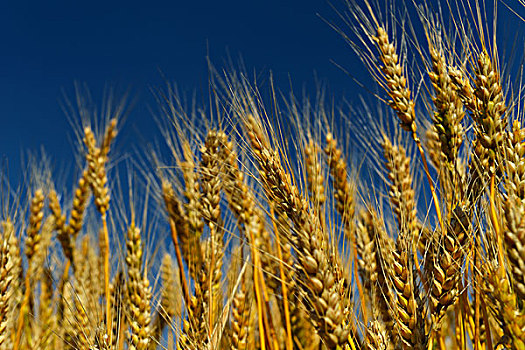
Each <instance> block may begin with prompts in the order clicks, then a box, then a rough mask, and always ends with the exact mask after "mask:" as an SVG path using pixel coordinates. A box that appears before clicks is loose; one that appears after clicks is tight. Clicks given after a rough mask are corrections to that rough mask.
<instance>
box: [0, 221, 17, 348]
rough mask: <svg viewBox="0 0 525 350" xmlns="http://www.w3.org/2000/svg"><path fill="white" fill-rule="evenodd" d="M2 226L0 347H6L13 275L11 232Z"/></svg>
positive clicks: (0, 242)
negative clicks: (10, 251)
mask: <svg viewBox="0 0 525 350" xmlns="http://www.w3.org/2000/svg"><path fill="white" fill-rule="evenodd" d="M3 226H4V227H3V228H2V235H1V240H0V349H4V348H6V347H7V346H8V345H10V343H11V339H10V331H9V328H10V326H11V323H12V322H13V320H11V319H10V312H9V311H10V310H9V307H10V304H11V302H10V300H11V298H12V297H13V290H12V286H11V282H12V281H13V279H14V278H16V276H13V274H12V270H13V259H12V257H11V256H10V254H9V245H8V239H9V237H8V235H9V234H13V232H9V231H6V229H5V225H3Z"/></svg>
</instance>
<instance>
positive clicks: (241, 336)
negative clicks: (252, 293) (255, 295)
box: [231, 276, 251, 350]
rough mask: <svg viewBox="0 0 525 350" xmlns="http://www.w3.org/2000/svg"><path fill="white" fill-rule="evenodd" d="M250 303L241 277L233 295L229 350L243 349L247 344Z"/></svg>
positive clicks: (243, 279)
mask: <svg viewBox="0 0 525 350" xmlns="http://www.w3.org/2000/svg"><path fill="white" fill-rule="evenodd" d="M250 312H251V303H250V301H249V300H248V299H247V295H246V282H245V277H244V276H243V277H242V279H241V285H240V286H239V289H238V290H237V292H236V293H235V295H234V297H233V308H232V316H231V319H232V321H231V327H232V334H231V350H245V349H247V345H248V332H249V331H250V327H249V321H250Z"/></svg>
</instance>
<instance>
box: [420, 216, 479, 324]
mask: <svg viewBox="0 0 525 350" xmlns="http://www.w3.org/2000/svg"><path fill="white" fill-rule="evenodd" d="M469 230H470V224H469V221H468V216H467V213H466V212H465V211H464V209H463V208H461V207H456V209H455V210H454V212H453V213H452V219H451V221H450V223H449V227H448V228H447V232H446V235H445V236H443V237H442V238H441V240H440V239H439V238H434V239H435V240H434V242H433V243H432V247H431V249H433V251H432V252H430V254H429V255H428V256H427V259H432V261H430V262H429V263H428V264H429V265H427V269H428V271H427V273H431V277H430V280H429V281H428V283H429V284H430V286H429V287H430V310H431V312H432V317H433V319H434V321H435V322H436V325H435V326H436V327H437V328H439V321H440V320H441V318H442V317H443V316H444V314H445V313H446V311H447V309H448V308H449V307H450V306H451V305H453V304H454V303H455V301H456V300H457V298H458V294H459V292H460V281H461V277H462V268H463V260H464V258H465V255H466V249H467V243H468V236H467V235H468V232H469Z"/></svg>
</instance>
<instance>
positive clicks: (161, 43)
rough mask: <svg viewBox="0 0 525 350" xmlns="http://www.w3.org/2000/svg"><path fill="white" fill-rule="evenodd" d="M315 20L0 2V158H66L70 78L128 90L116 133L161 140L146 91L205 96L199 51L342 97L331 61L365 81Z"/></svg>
mask: <svg viewBox="0 0 525 350" xmlns="http://www.w3.org/2000/svg"><path fill="white" fill-rule="evenodd" d="M333 2H334V4H335V5H336V6H337V7H339V8H340V7H341V5H342V4H343V1H342V0H341V1H339V0H335V1H333ZM343 7H344V6H343ZM501 7H502V8H503V6H501ZM515 8H517V9H518V10H522V9H523V8H521V7H519V6H517V7H516V6H515ZM503 11H504V10H503ZM521 12H523V11H521ZM506 13H507V14H506V15H507V16H509V12H508V11H507V12H506ZM320 16H321V17H323V18H325V19H327V20H328V21H334V22H339V17H338V15H337V14H336V12H335V11H334V10H333V9H332V8H331V6H330V5H329V3H328V2H327V1H325V0H286V1H284V0H244V1H240V0H225V1H210V0H201V1H193V0H171V1H167V0H150V1H135V0H127V1H120V0H116V1H99V0H91V1H56V0H49V1H1V2H0V121H1V127H0V156H1V157H2V158H4V159H5V157H7V158H8V159H9V162H10V164H11V165H10V167H11V171H12V172H15V173H16V170H17V164H19V162H20V154H21V152H23V151H27V150H33V151H36V150H38V149H39V148H40V146H41V145H44V146H45V148H46V150H47V152H48V153H49V154H50V155H51V156H52V157H53V158H54V159H55V160H56V163H57V164H61V161H65V162H68V161H70V160H71V159H72V151H71V143H70V142H71V141H70V137H71V135H72V131H71V127H70V125H69V123H68V121H67V118H66V117H65V115H64V113H63V111H62V109H61V107H60V103H59V102H60V100H61V99H62V96H63V94H62V92H63V91H66V94H67V95H68V96H69V97H73V96H74V93H73V91H74V90H73V84H74V82H75V81H78V82H82V83H86V84H87V85H88V86H89V87H90V89H91V90H92V91H93V95H94V96H95V98H96V100H100V99H98V97H99V96H101V92H102V90H103V88H104V86H105V85H107V84H109V85H112V86H117V87H119V88H120V90H121V91H124V90H126V89H127V88H129V89H131V97H132V99H133V100H134V101H135V103H134V107H133V109H132V111H131V114H130V116H129V119H128V121H127V124H126V125H125V129H124V130H123V132H124V133H125V134H126V135H128V137H127V139H128V141H129V139H133V137H131V136H129V135H133V133H138V132H139V131H138V130H140V133H141V134H142V140H146V141H153V139H154V137H160V135H159V133H158V132H157V130H156V124H155V123H154V122H153V118H152V116H151V113H150V111H149V108H150V107H153V108H154V100H153V98H152V96H151V93H150V91H149V89H150V88H158V87H163V86H164V78H163V77H162V75H161V74H160V72H163V74H164V75H165V76H166V77H167V79H168V80H170V81H173V82H176V83H177V84H178V85H179V86H180V87H181V88H182V89H183V90H185V91H188V92H190V93H191V91H193V90H197V91H206V90H207V87H208V83H207V77H208V72H207V64H206V56H207V54H208V53H209V54H210V57H211V59H212V61H213V62H214V63H215V64H216V65H218V66H221V65H222V64H223V62H224V61H225V60H226V59H227V57H228V54H229V55H231V56H232V57H233V58H234V59H236V58H238V57H240V56H242V58H243V60H244V62H245V65H246V67H247V69H250V70H251V69H255V70H257V71H260V72H268V71H270V70H271V71H272V72H273V73H274V76H275V78H276V81H277V85H278V87H279V88H280V89H282V90H284V91H287V90H288V89H289V86H288V77H289V76H290V77H291V79H292V82H293V84H294V88H295V89H297V90H298V91H300V90H301V89H302V87H303V86H304V85H306V86H307V87H309V88H310V89H311V91H313V90H314V74H316V75H317V76H318V77H319V78H320V79H322V80H323V81H325V82H326V83H327V85H328V88H329V92H330V93H331V94H333V95H335V97H336V101H337V100H338V99H339V98H340V97H341V96H346V97H347V98H350V99H351V98H353V97H355V95H356V84H355V83H354V82H353V81H352V79H351V78H350V77H349V76H347V75H346V74H345V73H343V72H342V71H341V70H340V69H339V68H338V67H336V66H335V65H334V64H333V63H331V60H333V61H335V62H337V63H338V64H341V65H342V66H345V67H346V68H348V69H349V70H350V71H351V72H352V74H353V75H355V76H357V77H358V78H363V79H366V77H367V76H368V75H367V73H366V71H365V68H364V66H363V64H362V63H360V62H359V60H358V59H357V58H356V55H355V54H354V53H353V52H352V50H351V49H350V48H349V46H348V45H347V44H346V43H345V42H344V40H343V39H342V38H341V36H340V35H339V34H338V33H336V32H335V31H334V30H333V29H332V28H330V27H329V25H328V24H327V23H325V21H323V19H321V18H320ZM511 17H512V20H513V21H514V23H518V24H520V22H519V21H516V17H515V16H511ZM521 24H522V23H521ZM511 30H514V29H511ZM514 34H515V32H514ZM522 46H523V45H521V46H520V47H519V48H517V50H518V51H520V50H522ZM518 56H520V55H518ZM360 92H362V90H360ZM121 142H126V141H121ZM121 146H122V144H121ZM124 148H126V147H125V145H124Z"/></svg>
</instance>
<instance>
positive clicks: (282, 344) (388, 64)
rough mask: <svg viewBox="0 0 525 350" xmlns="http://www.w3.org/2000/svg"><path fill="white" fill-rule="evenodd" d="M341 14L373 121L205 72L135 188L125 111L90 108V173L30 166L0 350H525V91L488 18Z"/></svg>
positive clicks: (491, 10) (372, 6) (9, 256)
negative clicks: (121, 135) (200, 96)
mask: <svg viewBox="0 0 525 350" xmlns="http://www.w3.org/2000/svg"><path fill="white" fill-rule="evenodd" d="M489 5H490V4H489ZM343 6H344V9H341V11H340V12H339V15H340V18H341V19H342V20H343V21H342V22H343V23H344V25H341V26H338V25H335V24H333V27H334V28H335V31H336V32H339V33H340V34H341V35H342V36H343V37H344V38H345V39H346V40H347V41H348V43H349V44H350V47H351V48H352V49H353V52H352V50H349V55H351V54H356V55H358V56H359V58H361V60H362V62H363V66H364V67H366V68H367V69H368V70H369V71H370V73H371V76H372V77H373V78H374V80H375V81H376V83H377V87H379V88H378V89H375V87H373V86H363V91H362V93H363V95H367V94H368V95H372V97H373V99H372V102H371V103H362V105H361V107H357V104H352V105H351V106H349V107H350V108H347V109H345V108H340V109H338V108H333V107H329V106H327V105H326V101H325V98H324V94H323V93H322V91H320V93H319V96H318V97H317V98H316V99H314V100H309V99H307V98H305V99H304V100H298V99H297V98H296V97H295V96H294V95H293V94H291V95H290V96H289V97H286V94H282V95H281V96H279V95H280V94H279V93H276V87H274V86H273V85H272V84H271V83H270V84H269V85H270V86H267V88H268V90H269V91H270V92H269V93H268V94H266V93H265V92H264V91H263V90H262V88H261V87H260V86H258V85H257V84H256V83H255V82H254V81H253V80H252V79H250V78H249V76H248V75H247V74H245V73H244V72H243V71H242V70H239V71H236V70H233V69H232V70H229V71H227V73H219V70H216V69H215V68H214V67H213V66H211V65H210V76H211V79H210V81H211V82H210V87H211V88H210V91H211V93H210V98H209V101H210V102H209V103H207V104H206V103H204V104H202V106H194V107H193V108H186V106H185V104H184V103H183V101H182V98H181V96H180V95H179V94H178V93H177V89H176V88H175V87H174V86H171V85H169V86H168V87H167V88H164V89H159V90H158V91H157V93H156V97H157V99H158V102H159V110H160V111H161V114H162V115H163V116H162V119H161V120H160V121H159V123H160V125H161V132H162V137H163V139H164V140H165V144H164V146H158V148H155V149H153V150H150V149H141V148H140V147H141V146H140V145H137V146H138V151H137V152H136V160H134V161H130V163H129V164H131V165H129V166H128V171H129V173H128V174H126V175H124V174H122V173H120V172H119V171H117V168H118V167H117V166H116V161H115V160H116V159H118V158H119V157H121V156H122V155H119V154H118V153H116V151H115V150H114V144H115V143H118V137H117V136H118V135H117V132H118V131H119V130H120V129H119V127H120V125H121V124H120V121H121V119H122V115H123V114H124V108H123V106H124V105H123V104H122V103H121V104H118V103H116V104H115V103H113V104H112V103H111V101H106V104H105V105H104V109H103V110H102V113H100V112H99V113H97V112H96V110H91V109H90V108H88V106H87V104H85V103H83V100H82V98H79V99H78V111H79V114H80V115H81V118H79V119H80V122H79V123H81V127H79V128H78V130H76V131H77V132H76V133H77V136H78V139H79V141H80V140H81V142H79V145H80V147H79V148H80V151H79V159H80V162H79V168H78V169H77V173H78V176H76V177H75V178H73V179H70V180H63V181H58V180H56V178H55V177H54V174H53V171H52V170H51V167H50V166H49V164H48V163H47V162H46V161H45V159H43V160H41V161H36V160H35V161H34V164H33V165H32V166H31V167H30V169H31V171H29V173H28V174H27V176H26V177H25V179H24V181H26V183H24V184H23V185H21V186H20V188H15V187H9V186H6V187H7V188H8V190H5V191H4V192H3V193H2V197H3V198H2V205H3V207H2V214H1V215H2V216H1V225H0V233H1V236H0V238H1V240H0V349H2V350H3V349H6V350H7V349H15V350H22V349H90V350H93V349H99V350H102V349H140V350H146V349H148V350H149V349H232V350H241V349H263V350H266V349H268V350H277V349H286V350H292V349H316V350H317V349H352V350H356V349H384V350H386V349H473V350H482V349H487V350H491V349H515V350H524V349H525V158H524V156H525V144H524V143H523V142H524V139H525V128H524V127H523V126H522V119H523V106H522V104H523V96H522V88H523V85H522V84H521V83H518V84H513V83H511V82H514V81H516V79H515V78H513V77H512V75H511V73H512V70H511V69H509V70H508V71H505V72H503V69H502V67H506V64H505V62H502V59H501V58H500V56H499V55H498V50H497V40H496V38H497V35H496V22H495V20H494V18H496V17H497V11H496V10H497V4H492V5H490V6H488V5H487V6H485V4H478V3H471V2H468V1H464V2H461V1H459V2H457V3H448V2H447V3H445V2H443V3H442V4H441V8H437V9H434V8H431V7H430V6H425V5H417V4H412V3H410V4H402V3H400V4H391V3H390V2H386V3H380V2H371V3H368V2H366V1H361V2H357V1H354V0H348V2H347V3H346V4H343ZM334 35H337V34H336V33H334ZM517 44H518V45H520V44H521V43H517ZM355 69H358V68H355ZM504 73H505V74H504ZM342 74H343V73H342ZM270 81H271V80H270ZM518 81H519V79H518ZM371 91H373V92H372V93H371V94H370V92H371ZM283 96H284V97H283ZM378 101H379V103H377V102H378ZM337 105H338V104H337ZM342 105H344V103H342ZM348 125H350V126H351V127H350V128H347V126H348ZM356 140H357V141H356ZM350 145H356V147H355V148H353V151H350ZM166 150H167V152H166ZM167 153H169V156H168V155H166V154H167ZM361 156H362V157H361ZM130 157H135V156H130ZM352 159H353V161H352ZM70 183H74V184H75V185H74V187H73V188H70V186H69V185H68V184H70ZM4 186H5V185H4Z"/></svg>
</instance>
